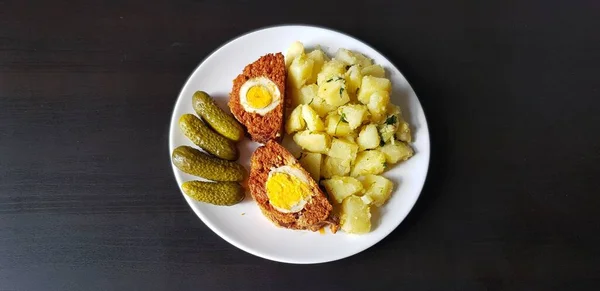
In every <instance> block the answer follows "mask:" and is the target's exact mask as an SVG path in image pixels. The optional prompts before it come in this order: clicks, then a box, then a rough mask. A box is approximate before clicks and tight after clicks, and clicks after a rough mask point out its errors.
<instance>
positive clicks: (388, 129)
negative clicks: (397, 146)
mask: <svg viewBox="0 0 600 291" xmlns="http://www.w3.org/2000/svg"><path fill="white" fill-rule="evenodd" d="M378 129H379V136H381V141H382V143H386V142H390V141H392V142H393V140H394V134H396V130H397V127H396V126H395V125H393V124H386V123H384V124H380V125H379V126H378Z"/></svg>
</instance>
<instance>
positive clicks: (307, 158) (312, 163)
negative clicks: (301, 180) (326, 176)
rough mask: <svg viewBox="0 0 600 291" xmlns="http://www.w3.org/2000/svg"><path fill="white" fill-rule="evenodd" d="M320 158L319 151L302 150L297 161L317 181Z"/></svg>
mask: <svg viewBox="0 0 600 291" xmlns="http://www.w3.org/2000/svg"><path fill="white" fill-rule="evenodd" d="M322 160H323V159H322V155H321V154H319V153H310V152H302V153H301V154H300V158H299V159H298V162H299V163H300V165H301V166H302V168H304V169H305V170H306V171H307V172H308V173H309V174H310V176H311V177H312V178H313V179H314V180H315V181H317V182H318V181H319V179H320V178H321V161H322Z"/></svg>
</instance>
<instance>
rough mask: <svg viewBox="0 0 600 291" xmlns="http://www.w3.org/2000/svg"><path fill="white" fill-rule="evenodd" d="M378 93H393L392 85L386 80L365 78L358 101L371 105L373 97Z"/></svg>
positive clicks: (371, 77) (359, 91)
mask: <svg viewBox="0 0 600 291" xmlns="http://www.w3.org/2000/svg"><path fill="white" fill-rule="evenodd" d="M377 91H383V92H387V93H388V94H390V93H391V92H392V83H391V82H390V80H388V79H386V78H377V77H373V76H364V77H363V78H362V82H361V84H360V89H359V90H358V101H360V102H361V103H362V104H369V99H370V98H371V95H372V94H373V93H375V92H377Z"/></svg>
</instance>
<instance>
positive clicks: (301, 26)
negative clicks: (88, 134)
mask: <svg viewBox="0 0 600 291" xmlns="http://www.w3.org/2000/svg"><path fill="white" fill-rule="evenodd" d="M278 28H299V29H306V28H309V29H320V30H325V31H327V32H333V33H337V34H339V35H342V36H344V37H347V38H349V39H351V40H353V41H356V42H358V43H362V44H364V45H365V46H367V47H368V48H370V49H372V50H373V51H375V52H376V53H377V54H379V55H380V56H381V57H383V58H384V59H385V60H386V61H387V62H388V63H390V64H391V65H392V66H393V67H394V68H395V69H396V70H398V72H400V75H401V76H402V78H403V79H404V80H405V81H406V83H407V84H408V86H409V87H410V89H411V90H412V91H413V93H414V95H415V98H416V101H417V103H418V107H419V108H420V109H421V111H422V112H423V120H424V123H423V124H420V126H421V127H422V128H424V129H426V130H427V139H428V143H427V146H428V151H427V162H426V164H425V165H424V168H425V169H424V170H425V175H424V178H423V183H421V184H420V185H418V187H417V188H418V194H417V196H416V198H415V199H414V200H413V201H412V204H411V205H410V208H409V210H408V212H407V213H406V215H404V217H402V219H400V220H399V221H398V222H397V223H396V224H395V226H394V227H393V228H390V231H389V232H387V233H386V234H385V235H383V236H381V237H380V238H377V239H374V240H373V242H372V243H369V244H368V246H366V247H364V248H359V249H357V250H356V251H353V252H349V253H347V254H343V255H342V256H339V257H336V258H331V259H325V260H314V261H302V260H293V259H288V258H281V257H277V256H272V255H270V254H267V253H264V252H261V251H256V250H255V249H253V248H250V247H246V246H243V245H242V244H240V243H238V242H237V241H236V240H234V239H232V238H230V237H229V236H228V235H227V234H225V233H223V232H222V231H221V230H220V229H219V228H218V227H216V226H215V225H213V224H212V223H211V222H209V221H208V219H206V218H205V216H204V214H203V213H202V212H201V211H200V210H198V209H196V208H195V207H192V205H191V203H190V199H191V198H189V197H187V196H186V195H185V193H183V192H182V191H181V186H180V185H179V182H178V181H177V175H176V173H177V171H179V170H178V169H177V168H176V167H175V165H173V163H172V162H171V154H172V152H173V148H172V145H171V140H172V137H173V134H174V132H173V128H174V127H173V121H174V120H175V115H176V109H177V105H178V103H179V102H178V101H179V99H180V97H181V95H182V94H183V91H184V89H185V88H186V86H187V85H188V83H189V81H190V79H191V78H192V76H194V74H195V73H196V71H197V70H198V69H199V68H200V66H202V64H204V62H206V61H207V60H208V59H210V58H211V57H213V56H214V55H215V54H217V53H218V52H219V51H220V50H221V49H223V48H224V47H226V46H227V45H229V44H231V43H232V42H234V41H236V40H238V39H240V38H243V37H246V36H248V35H251V34H255V33H260V32H263V31H266V30H270V29H278ZM282 53H283V52H282ZM167 142H168V146H169V153H168V154H169V162H170V164H171V168H172V170H173V178H174V179H175V182H176V183H177V187H178V188H179V192H180V194H181V195H182V196H183V197H184V199H185V200H186V202H187V204H188V207H190V208H191V209H192V211H193V212H194V214H196V216H197V217H198V218H200V220H201V221H202V222H203V223H204V224H205V225H206V226H207V227H208V228H209V229H210V230H212V231H213V232H214V233H216V234H217V235H218V236H219V237H221V238H222V239H223V240H225V241H226V242H228V243H229V244H231V245H233V246H235V247H237V248H238V249H240V250H242V251H245V252H247V253H249V254H252V255H254V256H257V257H260V258H263V259H267V260H271V261H274V262H281V263H288V264H302V265H305V264H323V263H328V262H334V261H339V260H342V259H345V258H348V257H351V256H354V255H356V254H358V253H361V252H363V251H365V250H367V249H369V248H371V247H373V246H375V245H377V244H378V243H379V242H381V241H382V240H384V239H385V238H386V237H388V236H389V235H390V234H391V233H392V232H394V231H395V230H396V229H397V228H398V226H400V224H401V223H402V222H404V221H405V220H406V218H407V217H408V215H409V214H410V213H411V212H412V211H413V209H414V206H415V205H416V203H417V201H418V200H419V198H421V194H422V192H423V188H424V186H425V183H426V182H427V178H428V176H429V166H430V164H431V134H430V133H429V123H428V122H427V115H426V114H425V110H424V108H423V106H422V104H421V101H420V99H419V97H418V96H417V94H416V92H415V90H414V88H413V86H412V84H411V83H410V82H409V80H408V79H407V78H406V77H405V76H404V74H403V73H402V71H401V70H400V69H398V67H397V66H396V65H395V64H394V63H393V62H392V61H390V59H389V58H388V57H387V56H386V55H385V54H382V53H381V52H380V51H379V50H377V49H375V48H374V47H373V46H372V45H370V44H369V43H367V42H365V41H363V40H361V39H358V38H356V37H354V36H352V35H349V34H347V33H344V32H341V31H338V30H335V29H331V28H328V27H325V26H318V25H309V24H282V25H271V26H264V27H259V28H256V29H254V30H250V31H248V32H246V33H243V34H240V35H237V36H235V37H233V38H231V39H229V40H228V41H226V42H224V43H223V44H221V45H220V46H218V47H217V48H216V49H214V50H213V51H212V52H211V53H209V54H208V55H206V56H205V57H204V58H203V59H202V60H201V61H200V62H199V63H198V64H197V65H196V66H195V68H194V69H193V70H192V71H191V73H190V74H189V76H188V77H187V78H186V80H185V82H184V83H183V85H182V87H181V89H180V90H179V93H178V94H177V98H176V100H175V103H174V104H173V109H172V113H171V118H170V122H169V138H168V140H167Z"/></svg>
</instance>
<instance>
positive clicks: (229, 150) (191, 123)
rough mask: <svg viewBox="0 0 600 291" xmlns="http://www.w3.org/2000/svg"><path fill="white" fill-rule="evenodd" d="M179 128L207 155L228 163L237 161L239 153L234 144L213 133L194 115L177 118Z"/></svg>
mask: <svg viewBox="0 0 600 291" xmlns="http://www.w3.org/2000/svg"><path fill="white" fill-rule="evenodd" d="M179 128H181V131H182V132H183V134H184V135H185V136H186V137H187V138H189V139H190V140H191V141H192V142H193V143H194V144H196V145H197V146H199V147H201V148H202V149H203V150H205V151H207V152H208V153H210V154H213V155H215V156H217V157H219V158H222V159H226V160H230V161H234V160H237V159H238V157H239V152H238V149H237V147H236V146H235V143H233V141H231V140H229V139H227V138H226V137H224V136H222V135H220V134H218V133H216V132H215V131H213V130H212V129H211V128H210V127H208V126H207V125H206V124H205V123H204V122H203V121H202V120H200V119H199V118H198V117H196V116H195V115H192V114H184V115H182V116H181V118H179Z"/></svg>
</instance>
